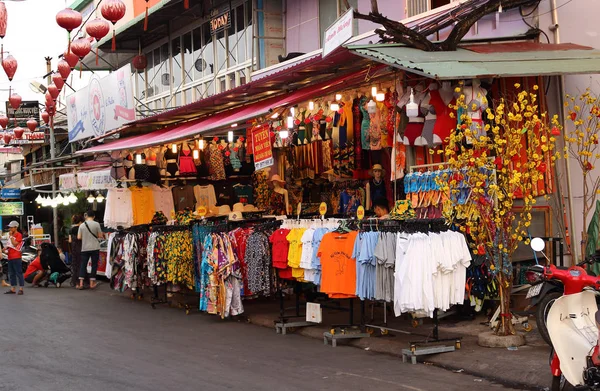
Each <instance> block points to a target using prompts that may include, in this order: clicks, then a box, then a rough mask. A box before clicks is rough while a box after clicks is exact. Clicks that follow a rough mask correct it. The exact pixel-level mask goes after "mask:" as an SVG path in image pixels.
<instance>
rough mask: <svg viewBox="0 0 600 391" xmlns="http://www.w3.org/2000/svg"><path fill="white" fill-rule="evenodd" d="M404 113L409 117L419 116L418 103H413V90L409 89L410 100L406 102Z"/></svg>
mask: <svg viewBox="0 0 600 391" xmlns="http://www.w3.org/2000/svg"><path fill="white" fill-rule="evenodd" d="M406 115H407V116H408V117H409V118H414V117H418V116H419V105H418V104H416V103H415V95H414V90H413V89H412V88H411V89H410V101H409V102H408V103H407V104H406Z"/></svg>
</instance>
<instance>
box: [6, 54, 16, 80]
mask: <svg viewBox="0 0 600 391" xmlns="http://www.w3.org/2000/svg"><path fill="white" fill-rule="evenodd" d="M17 65H18V64H17V60H16V59H15V58H14V57H13V56H11V55H8V56H6V58H4V59H3V60H2V68H4V72H6V76H8V80H10V81H12V79H13V77H14V76H15V73H16V72H17Z"/></svg>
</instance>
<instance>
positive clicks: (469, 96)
mask: <svg viewBox="0 0 600 391" xmlns="http://www.w3.org/2000/svg"><path fill="white" fill-rule="evenodd" d="M463 94H464V95H465V102H466V103H467V114H468V115H469V117H471V121H472V125H471V131H472V132H473V134H475V135H477V136H484V135H485V134H486V132H485V129H484V124H483V113H484V112H485V111H486V110H487V108H488V101H487V98H486V96H487V90H486V89H485V88H483V87H481V81H480V80H479V79H473V82H472V85H471V86H465V87H463ZM467 143H468V144H473V140H472V139H471V138H467Z"/></svg>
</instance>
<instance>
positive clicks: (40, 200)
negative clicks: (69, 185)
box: [35, 194, 44, 204]
mask: <svg viewBox="0 0 600 391" xmlns="http://www.w3.org/2000/svg"><path fill="white" fill-rule="evenodd" d="M43 200H44V197H42V195H41V194H38V196H37V198H36V199H35V202H36V203H38V204H41V203H42V201H43Z"/></svg>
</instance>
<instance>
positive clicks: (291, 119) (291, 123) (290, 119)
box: [287, 116, 294, 129]
mask: <svg viewBox="0 0 600 391" xmlns="http://www.w3.org/2000/svg"><path fill="white" fill-rule="evenodd" d="M287 127H288V129H292V128H293V127H294V117H292V116H289V117H287Z"/></svg>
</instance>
